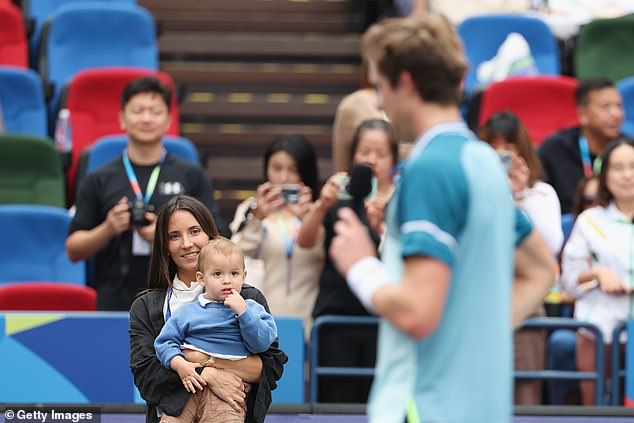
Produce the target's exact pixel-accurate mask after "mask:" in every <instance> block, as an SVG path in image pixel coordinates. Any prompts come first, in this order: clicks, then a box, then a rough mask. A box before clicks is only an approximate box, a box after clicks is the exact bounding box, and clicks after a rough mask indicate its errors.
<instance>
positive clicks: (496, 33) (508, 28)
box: [458, 14, 559, 93]
mask: <svg viewBox="0 0 634 423" xmlns="http://www.w3.org/2000/svg"><path fill="white" fill-rule="evenodd" d="M511 32H515V33H518V34H520V35H522V37H524V38H525V39H526V41H527V42H528V45H529V47H530V50H531V54H532V56H533V59H534V60H535V65H536V67H537V70H538V71H539V74H543V75H559V49H558V47H557V43H556V41H555V37H554V36H553V34H552V32H551V31H550V29H549V28H548V25H546V24H545V23H544V22H543V21H542V20H541V19H538V18H535V17H531V16H522V15H510V14H509V15H505V14H496V15H480V16H472V17H469V18H467V19H465V20H464V21H463V22H462V23H460V25H459V26H458V34H459V35H460V38H462V42H463V45H464V49H465V54H466V56H467V60H468V61H469V70H468V71H467V76H466V79H465V92H467V93H470V92H471V91H472V90H473V89H474V88H475V87H476V85H477V77H476V71H477V69H478V66H479V65H480V64H481V63H482V62H484V61H485V60H490V59H492V58H493V57H494V56H495V55H496V54H497V52H498V48H499V47H500V45H502V43H503V42H504V40H505V39H506V37H507V36H508V35H509V34H510V33H511Z"/></svg>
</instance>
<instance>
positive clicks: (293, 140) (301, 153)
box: [264, 135, 319, 200]
mask: <svg viewBox="0 0 634 423" xmlns="http://www.w3.org/2000/svg"><path fill="white" fill-rule="evenodd" d="M280 151H283V152H285V153H287V154H288V155H289V156H291V157H292V158H293V160H295V165H296V166H297V171H298V172H299V177H300V178H301V180H302V182H303V183H304V185H306V186H307V187H309V188H310V189H311V190H312V192H313V200H314V199H316V198H317V195H318V194H319V191H317V189H318V187H317V182H318V178H317V154H316V153H315V148H314V147H313V145H312V144H311V143H310V142H309V141H308V140H307V139H306V137H304V136H303V135H280V136H278V137H276V138H275V139H274V140H273V142H271V144H269V146H268V147H267V148H266V150H265V151H264V180H267V179H268V177H267V175H266V170H267V169H268V167H269V160H270V159H271V156H272V155H273V154H275V153H278V152H280Z"/></svg>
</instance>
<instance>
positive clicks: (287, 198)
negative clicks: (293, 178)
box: [281, 184, 300, 204]
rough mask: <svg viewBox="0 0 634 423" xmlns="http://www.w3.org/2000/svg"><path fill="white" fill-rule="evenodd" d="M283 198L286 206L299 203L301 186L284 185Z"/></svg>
mask: <svg viewBox="0 0 634 423" xmlns="http://www.w3.org/2000/svg"><path fill="white" fill-rule="evenodd" d="M281 188H282V193H281V196H282V198H283V199H284V202H285V203H286V204H297V203H299V193H300V186H299V185H297V184H286V185H282V187H281Z"/></svg>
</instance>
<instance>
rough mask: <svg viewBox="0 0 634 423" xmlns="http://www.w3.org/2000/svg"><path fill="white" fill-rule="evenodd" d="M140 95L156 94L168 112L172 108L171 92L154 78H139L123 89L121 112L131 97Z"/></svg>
mask: <svg viewBox="0 0 634 423" xmlns="http://www.w3.org/2000/svg"><path fill="white" fill-rule="evenodd" d="M141 93H155V94H158V95H159V96H160V97H161V98H163V101H164V102H165V105H166V106H167V110H168V111H169V110H170V109H171V106H172V92H171V91H170V89H169V88H167V86H166V85H165V84H163V83H162V82H161V81H159V80H158V78H156V77H154V76H142V77H140V78H136V79H133V80H132V81H130V82H129V83H128V85H126V86H125V88H124V89H123V94H122V95H121V110H123V109H125V106H126V104H128V102H129V101H130V99H131V98H132V97H134V96H135V95H137V94H141Z"/></svg>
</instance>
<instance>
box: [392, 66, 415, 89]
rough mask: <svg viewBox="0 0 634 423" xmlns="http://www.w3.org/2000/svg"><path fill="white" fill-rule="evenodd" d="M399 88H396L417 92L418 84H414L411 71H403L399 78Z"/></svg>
mask: <svg viewBox="0 0 634 423" xmlns="http://www.w3.org/2000/svg"><path fill="white" fill-rule="evenodd" d="M398 85H399V86H398V87H395V88H399V87H401V88H403V89H405V90H407V92H412V91H414V92H417V91H416V84H414V78H412V74H411V73H409V71H406V70H404V71H401V74H400V75H399V77H398Z"/></svg>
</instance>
